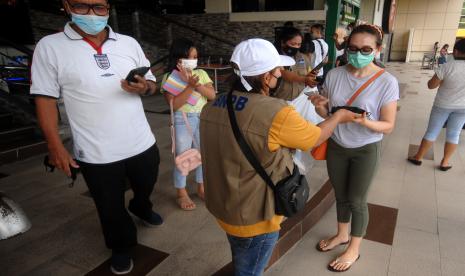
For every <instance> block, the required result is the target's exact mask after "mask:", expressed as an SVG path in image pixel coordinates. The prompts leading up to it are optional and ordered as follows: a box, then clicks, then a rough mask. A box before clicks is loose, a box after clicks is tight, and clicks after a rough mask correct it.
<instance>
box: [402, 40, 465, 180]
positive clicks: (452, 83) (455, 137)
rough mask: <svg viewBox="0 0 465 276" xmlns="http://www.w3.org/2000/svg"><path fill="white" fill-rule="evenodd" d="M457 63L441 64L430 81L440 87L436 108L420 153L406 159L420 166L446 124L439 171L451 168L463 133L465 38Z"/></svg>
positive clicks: (457, 50) (456, 48) (456, 52)
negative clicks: (450, 162)
mask: <svg viewBox="0 0 465 276" xmlns="http://www.w3.org/2000/svg"><path fill="white" fill-rule="evenodd" d="M454 58H455V60H453V61H451V62H448V63H446V64H444V65H442V66H441V67H440V68H439V69H438V70H437V71H436V74H435V75H434V76H433V77H432V78H431V80H429V82H428V88H429V89H435V88H438V87H439V89H438V93H437V94H436V98H435V100H434V104H433V108H432V109H431V114H430V117H429V122H428V129H427V130H426V133H425V136H423V139H422V141H421V144H420V148H419V149H418V152H417V153H416V154H415V155H414V156H411V157H409V158H408V159H407V160H408V161H409V162H410V163H412V164H415V165H417V166H420V165H421V159H423V156H424V155H425V154H426V152H428V150H429V149H430V148H431V146H432V145H433V143H434V141H436V138H437V137H438V135H439V133H440V132H441V129H442V127H443V126H444V124H445V123H446V122H447V129H446V143H445V144H444V157H443V158H442V160H441V164H440V165H439V169H440V170H441V171H448V170H449V169H451V168H452V166H451V165H450V164H449V159H450V158H451V157H452V154H453V153H454V152H455V150H456V149H457V145H458V144H459V138H460V132H461V131H462V128H463V127H464V124H465V81H464V80H463V77H464V76H465V39H461V40H459V41H457V42H456V43H455V46H454Z"/></svg>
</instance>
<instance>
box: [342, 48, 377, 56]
mask: <svg viewBox="0 0 465 276" xmlns="http://www.w3.org/2000/svg"><path fill="white" fill-rule="evenodd" d="M373 51H374V49H373V48H371V47H369V46H364V47H362V48H357V47H355V46H348V47H347V52H348V53H349V54H356V53H357V52H360V53H361V54H362V55H364V56H368V55H371V53H373Z"/></svg>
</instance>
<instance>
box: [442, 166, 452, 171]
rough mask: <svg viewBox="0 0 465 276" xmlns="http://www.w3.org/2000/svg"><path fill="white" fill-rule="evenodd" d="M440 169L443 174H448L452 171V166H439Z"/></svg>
mask: <svg viewBox="0 0 465 276" xmlns="http://www.w3.org/2000/svg"><path fill="white" fill-rule="evenodd" d="M439 169H440V170H441V171H443V172H447V171H448V170H450V169H452V166H439Z"/></svg>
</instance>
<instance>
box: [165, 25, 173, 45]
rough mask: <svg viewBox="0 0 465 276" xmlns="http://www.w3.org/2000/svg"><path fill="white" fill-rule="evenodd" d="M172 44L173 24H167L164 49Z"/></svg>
mask: <svg viewBox="0 0 465 276" xmlns="http://www.w3.org/2000/svg"><path fill="white" fill-rule="evenodd" d="M171 44H173V24H171V23H168V25H167V26H166V48H169V47H171Z"/></svg>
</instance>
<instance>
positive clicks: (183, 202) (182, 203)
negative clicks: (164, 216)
mask: <svg viewBox="0 0 465 276" xmlns="http://www.w3.org/2000/svg"><path fill="white" fill-rule="evenodd" d="M176 203H177V204H178V205H179V208H181V209H183V210H184V211H192V210H194V209H195V208H196V206H195V203H194V202H193V201H192V199H190V198H189V197H188V196H182V197H178V198H177V199H176ZM188 205H190V206H191V207H187V206H188Z"/></svg>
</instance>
